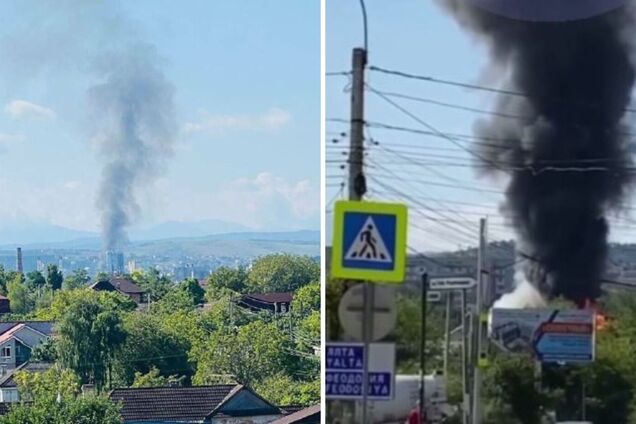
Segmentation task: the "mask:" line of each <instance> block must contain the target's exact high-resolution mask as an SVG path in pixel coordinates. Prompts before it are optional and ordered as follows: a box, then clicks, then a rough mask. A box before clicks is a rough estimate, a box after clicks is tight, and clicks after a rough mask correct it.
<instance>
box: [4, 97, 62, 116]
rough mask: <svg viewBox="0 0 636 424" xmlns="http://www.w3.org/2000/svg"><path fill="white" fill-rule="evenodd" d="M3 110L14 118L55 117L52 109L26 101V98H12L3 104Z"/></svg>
mask: <svg viewBox="0 0 636 424" xmlns="http://www.w3.org/2000/svg"><path fill="white" fill-rule="evenodd" d="M4 111H5V112H6V113H8V114H9V115H10V116H11V117H12V118H14V119H22V118H44V119H55V112H53V110H51V109H49V108H47V107H44V106H40V105H37V104H35V103H31V102H27V101H26V100H12V101H10V102H9V103H7V104H6V105H5V107H4Z"/></svg>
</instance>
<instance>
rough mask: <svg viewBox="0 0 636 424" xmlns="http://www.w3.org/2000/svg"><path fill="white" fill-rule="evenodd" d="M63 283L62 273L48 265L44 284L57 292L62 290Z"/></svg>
mask: <svg viewBox="0 0 636 424" xmlns="http://www.w3.org/2000/svg"><path fill="white" fill-rule="evenodd" d="M63 281H64V276H63V275H62V271H60V270H59V269H58V268H57V265H54V264H49V265H48V267H47V268H46V284H47V285H48V286H49V287H50V288H51V289H53V290H59V289H61V288H62V282H63Z"/></svg>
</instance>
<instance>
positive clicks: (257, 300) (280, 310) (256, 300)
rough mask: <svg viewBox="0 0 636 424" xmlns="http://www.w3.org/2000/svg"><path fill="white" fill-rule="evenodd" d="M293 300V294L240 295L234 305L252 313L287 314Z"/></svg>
mask: <svg viewBox="0 0 636 424" xmlns="http://www.w3.org/2000/svg"><path fill="white" fill-rule="evenodd" d="M293 298H294V294H293V293H260V294H259V293H253V294H244V295H242V296H241V297H240V298H239V299H238V300H237V302H236V304H237V305H239V306H241V307H243V308H246V309H249V310H251V311H253V312H261V311H269V312H274V313H277V314H285V313H287V312H289V310H290V307H291V302H292V300H293Z"/></svg>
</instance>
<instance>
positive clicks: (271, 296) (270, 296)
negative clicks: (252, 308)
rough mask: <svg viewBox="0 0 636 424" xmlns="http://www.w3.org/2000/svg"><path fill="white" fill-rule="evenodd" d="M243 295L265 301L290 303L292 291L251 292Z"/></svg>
mask: <svg viewBox="0 0 636 424" xmlns="http://www.w3.org/2000/svg"><path fill="white" fill-rule="evenodd" d="M244 297H246V298H250V297H251V298H252V299H256V300H258V301H260V302H265V303H291V301H292V299H293V298H294V294H293V293H289V292H286V293H252V294H246V295H245V296H244Z"/></svg>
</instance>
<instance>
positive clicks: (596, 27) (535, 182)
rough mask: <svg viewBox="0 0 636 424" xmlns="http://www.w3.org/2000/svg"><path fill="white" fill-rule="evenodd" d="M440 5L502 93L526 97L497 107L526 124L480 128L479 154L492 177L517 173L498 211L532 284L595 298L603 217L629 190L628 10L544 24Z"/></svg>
mask: <svg viewBox="0 0 636 424" xmlns="http://www.w3.org/2000/svg"><path fill="white" fill-rule="evenodd" d="M439 2H440V3H441V4H442V5H443V6H444V7H445V8H446V9H447V10H448V11H449V12H450V13H452V14H453V15H454V16H455V18H456V19H457V20H458V22H459V23H460V25H461V26H462V27H463V28H465V29H467V30H469V31H471V32H472V33H473V34H475V35H476V36H477V37H478V38H479V39H481V40H482V41H483V42H485V43H487V45H488V48H489V52H490V55H491V62H492V63H491V65H492V68H491V70H490V72H496V73H497V74H496V75H495V76H496V77H498V78H499V80H500V81H502V86H504V87H505V88H507V89H510V90H515V91H517V92H520V93H523V94H524V95H523V96H515V95H503V94H502V95H500V96H499V98H498V99H497V105H496V106H497V107H496V109H497V111H499V112H505V113H506V114H515V115H518V116H519V117H520V118H519V119H506V118H501V117H495V118H493V119H490V120H488V121H480V122H478V123H477V124H476V125H475V132H476V133H477V135H478V136H479V137H485V138H487V139H488V141H487V143H483V144H479V146H478V147H476V148H475V149H476V155H475V156H476V157H479V161H480V166H483V165H484V164H486V165H487V166H488V168H489V169H490V171H489V172H501V171H504V172H506V173H507V174H509V175H510V183H509V186H508V188H507V191H506V204H505V205H504V206H503V210H504V213H505V215H506V216H507V217H508V218H509V220H510V222H511V223H512V225H513V227H514V229H515V231H516V232H517V235H518V249H519V250H520V251H521V252H523V253H525V254H527V255H529V256H531V257H533V258H534V259H535V260H529V261H526V264H527V265H526V268H525V274H526V278H527V279H528V280H529V281H530V282H531V283H532V284H533V285H535V286H536V287H537V288H539V290H540V291H541V292H542V293H543V294H544V295H546V296H548V297H553V296H564V297H566V298H568V299H571V300H573V301H575V302H577V303H579V304H583V303H584V302H585V301H586V300H587V299H596V298H597V297H598V296H599V295H600V279H601V277H602V275H603V272H604V268H605V265H606V260H607V252H608V241H607V238H608V230H609V225H608V221H607V218H606V217H607V215H608V214H609V213H610V212H612V211H614V210H617V209H619V208H620V207H621V203H622V202H623V201H624V199H625V197H626V196H627V195H628V193H629V190H630V187H631V183H632V182H633V181H632V177H631V176H630V173H629V170H628V169H627V168H629V167H631V166H632V161H631V156H630V154H629V147H630V137H629V135H628V134H627V133H628V132H629V129H628V128H627V125H626V122H628V120H629V119H631V118H633V117H634V116H636V115H634V114H631V113H629V112H626V111H625V109H626V108H627V107H628V106H629V104H630V99H631V92H632V89H633V85H634V78H635V71H634V64H633V61H632V59H633V58H632V57H631V55H632V51H633V49H632V46H631V45H629V43H628V41H627V40H628V37H629V36H630V34H632V33H633V29H634V20H633V16H632V14H631V11H630V9H628V7H622V8H620V9H617V10H616V11H613V12H611V13H608V14H604V15H601V16H597V17H594V18H590V19H586V20H580V21H571V22H560V23H537V22H525V21H517V20H510V19H507V18H504V17H501V16H497V15H493V14H491V13H489V12H486V11H484V10H482V9H479V8H476V7H474V6H471V5H470V4H469V3H470V2H467V1H466V0H439ZM573 168H576V170H574V169H573ZM600 168H602V170H601V169H600Z"/></svg>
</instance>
